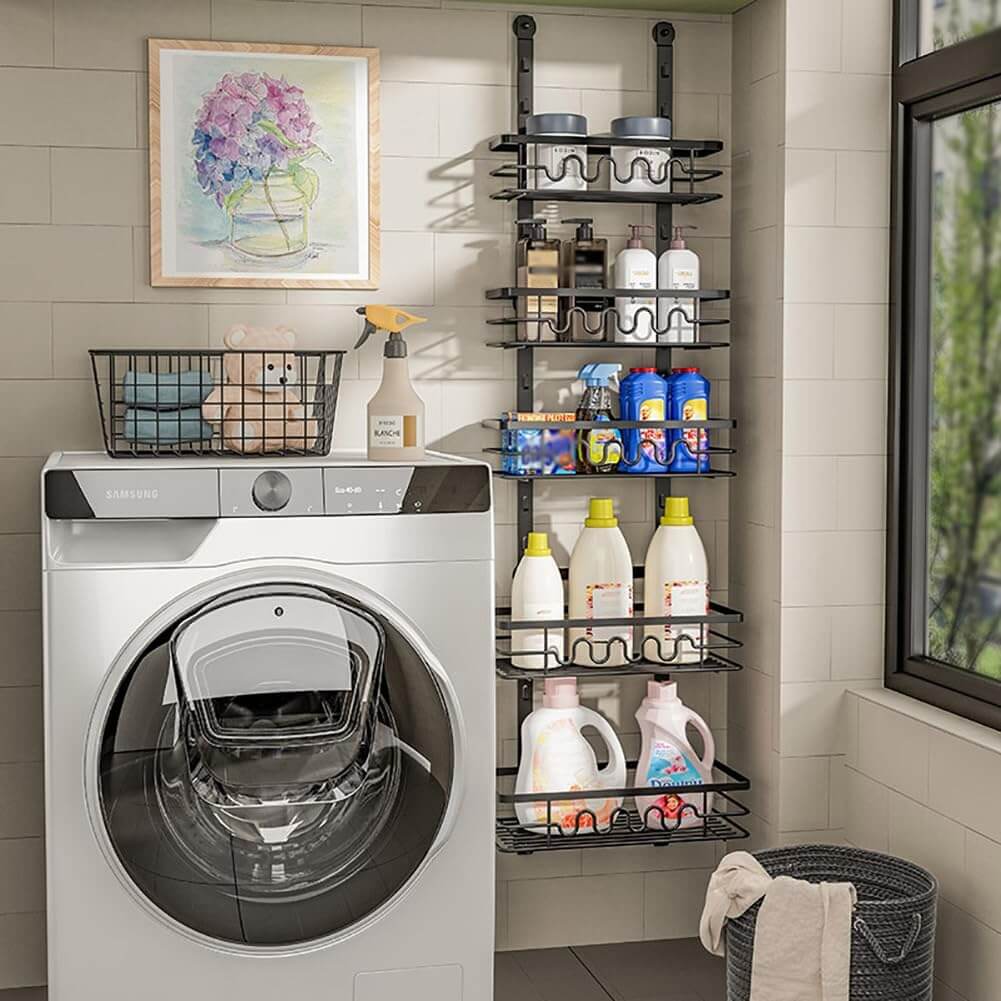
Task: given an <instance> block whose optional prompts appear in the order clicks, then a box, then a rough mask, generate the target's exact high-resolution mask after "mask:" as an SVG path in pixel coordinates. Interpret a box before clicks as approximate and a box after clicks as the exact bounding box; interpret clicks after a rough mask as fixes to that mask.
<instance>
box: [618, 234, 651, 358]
mask: <svg viewBox="0 0 1001 1001" xmlns="http://www.w3.org/2000/svg"><path fill="white" fill-rule="evenodd" d="M645 228H646V227H644V226H630V227H629V230H630V235H629V240H628V241H627V243H626V247H625V250H620V251H619V256H618V257H616V258H615V287H616V288H617V289H637V290H639V289H655V288H656V287H657V258H656V257H654V255H653V252H652V251H649V250H647V249H646V247H644V246H643V241H642V240H641V239H640V236H639V231H640V230H641V229H645ZM656 308H657V307H656V305H655V300H654V298H652V297H650V296H644V295H643V294H642V293H639V294H637V295H634V296H629V297H625V296H620V297H618V298H616V300H615V313H616V328H615V339H616V340H617V341H619V342H621V343H624V344H629V343H636V342H639V343H641V344H643V343H646V344H653V343H654V340H655V338H654V336H653V320H654V314H655V311H656Z"/></svg>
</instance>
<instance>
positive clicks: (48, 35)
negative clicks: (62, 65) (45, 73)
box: [0, 0, 52, 66]
mask: <svg viewBox="0 0 1001 1001" xmlns="http://www.w3.org/2000/svg"><path fill="white" fill-rule="evenodd" d="M0 65H3V66H51V65H52V5H51V3H45V2H40V0H8V2H7V3H5V4H4V11H3V32H2V33H0Z"/></svg>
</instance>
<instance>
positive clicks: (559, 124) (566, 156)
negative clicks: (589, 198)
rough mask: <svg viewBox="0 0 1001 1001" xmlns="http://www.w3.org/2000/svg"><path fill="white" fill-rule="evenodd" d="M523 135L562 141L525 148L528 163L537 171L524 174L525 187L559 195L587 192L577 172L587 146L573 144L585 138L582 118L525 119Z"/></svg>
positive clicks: (557, 114) (553, 114)
mask: <svg viewBox="0 0 1001 1001" xmlns="http://www.w3.org/2000/svg"><path fill="white" fill-rule="evenodd" d="M525 134H526V135H529V136H545V137H547V138H557V139H560V140H564V141H561V142H555V143H540V144H534V143H532V144H530V145H529V147H528V163H529V165H530V166H532V167H536V168H538V169H535V170H528V171H526V174H527V177H526V178H525V181H524V185H525V187H527V188H538V189H546V188H548V189H556V190H559V191H585V190H586V189H587V179H586V178H585V177H584V173H583V171H582V169H581V167H582V165H584V164H586V163H587V146H586V145H585V144H583V143H579V142H574V140H575V139H578V138H582V137H584V136H586V135H587V119H586V118H585V117H584V116H583V115H574V114H570V113H565V112H551V113H548V114H543V115H529V116H528V118H526V119H525Z"/></svg>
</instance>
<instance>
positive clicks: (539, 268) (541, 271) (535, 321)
mask: <svg viewBox="0 0 1001 1001" xmlns="http://www.w3.org/2000/svg"><path fill="white" fill-rule="evenodd" d="M517 225H518V227H519V228H518V242H517V244H516V245H515V248H514V257H515V283H516V284H517V285H519V286H520V287H521V288H530V289H547V288H548V289H554V288H556V287H557V286H558V285H559V281H560V241H559V240H556V239H550V238H549V237H548V236H547V235H546V220H545V219H543V218H541V217H540V218H537V219H519V220H518V222H517ZM517 313H518V316H519V318H522V321H523V322H521V323H519V324H518V327H517V338H518V340H519V341H552V340H555V339H556V330H555V328H556V324H557V321H558V319H559V300H558V298H557V297H556V296H555V295H527V296H525V297H520V298H519V299H518V302H517Z"/></svg>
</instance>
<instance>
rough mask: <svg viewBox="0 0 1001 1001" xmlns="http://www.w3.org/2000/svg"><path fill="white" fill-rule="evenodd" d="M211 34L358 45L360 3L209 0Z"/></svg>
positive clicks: (240, 38)
mask: <svg viewBox="0 0 1001 1001" xmlns="http://www.w3.org/2000/svg"><path fill="white" fill-rule="evenodd" d="M211 2H212V37H213V38H219V39H226V40H230V41H235V42H293V43H294V42H301V43H305V44H308V45H318V44H329V45H361V10H362V9H361V7H359V6H355V5H354V4H344V3H332V4H331V3H297V2H289V0H281V2H277V0H211Z"/></svg>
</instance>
